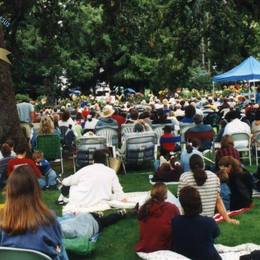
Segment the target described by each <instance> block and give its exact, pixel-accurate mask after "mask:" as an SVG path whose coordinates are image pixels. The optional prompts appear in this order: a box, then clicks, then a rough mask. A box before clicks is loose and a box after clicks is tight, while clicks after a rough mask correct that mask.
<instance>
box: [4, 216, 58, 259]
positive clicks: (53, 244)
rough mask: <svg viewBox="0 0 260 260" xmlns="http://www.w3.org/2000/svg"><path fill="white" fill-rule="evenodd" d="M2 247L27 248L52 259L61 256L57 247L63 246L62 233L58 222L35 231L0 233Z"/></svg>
mask: <svg viewBox="0 0 260 260" xmlns="http://www.w3.org/2000/svg"><path fill="white" fill-rule="evenodd" d="M0 246H6V247H17V248H26V249H31V250H36V251H40V252H42V253H44V254H46V255H48V256H50V257H51V258H56V257H57V256H58V255H59V252H58V251H57V247H59V248H61V246H62V232H61V228H60V224H59V223H58V221H57V220H55V222H54V223H53V224H52V225H44V226H40V227H39V228H38V229H37V230H35V231H27V232H25V233H23V234H17V235H9V234H7V233H6V232H5V231H3V230H1V231H0Z"/></svg>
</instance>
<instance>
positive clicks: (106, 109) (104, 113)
mask: <svg viewBox="0 0 260 260" xmlns="http://www.w3.org/2000/svg"><path fill="white" fill-rule="evenodd" d="M114 112H115V111H114V109H113V108H112V107H111V106H105V107H104V108H103V111H102V113H100V115H101V117H110V116H112V115H113V114H114Z"/></svg>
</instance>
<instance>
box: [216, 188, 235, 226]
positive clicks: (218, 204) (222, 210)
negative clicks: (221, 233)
mask: <svg viewBox="0 0 260 260" xmlns="http://www.w3.org/2000/svg"><path fill="white" fill-rule="evenodd" d="M216 208H217V210H218V213H219V214H220V215H221V216H222V217H223V219H224V220H225V221H226V222H229V223H232V224H236V225H238V224H239V221H238V220H236V219H232V218H230V217H229V216H228V214H227V211H226V209H225V206H224V203H223V201H222V198H221V197H220V194H219V193H218V195H217V201H216Z"/></svg>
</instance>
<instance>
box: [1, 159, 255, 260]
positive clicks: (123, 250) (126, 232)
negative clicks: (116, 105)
mask: <svg viewBox="0 0 260 260" xmlns="http://www.w3.org/2000/svg"><path fill="white" fill-rule="evenodd" d="M71 169H72V168H71V162H68V161H67V162H66V165H65V171H66V173H67V174H68V173H71ZM253 169H255V167H251V168H250V170H253ZM144 173H145V174H144ZM148 174H151V172H144V171H143V172H132V173H129V174H127V175H120V176H119V178H120V182H121V184H122V186H123V188H124V191H125V192H131V191H146V190H149V189H150V188H151V185H150V184H149V182H148ZM169 189H170V190H171V191H172V192H173V193H176V187H174V186H169ZM58 195H59V192H58V191H44V192H43V198H44V201H45V202H46V203H47V204H48V206H49V207H50V208H51V209H54V210H55V211H56V213H57V215H61V207H60V206H57V205H56V204H55V201H56V200H57V198H58ZM0 201H3V197H1V198H0ZM254 203H255V208H254V209H253V210H251V211H250V212H248V213H246V214H242V215H241V216H238V217H236V218H237V219H239V220H240V225H238V226H237V225H232V224H228V223H221V224H219V226H220V230H221V234H220V236H219V238H218V239H217V241H216V242H217V243H221V244H224V245H228V246H234V245H238V244H241V243H250V242H252V243H256V244H260V242H259V241H260V218H259V216H260V207H259V206H260V199H255V200H254ZM137 240H138V222H137V220H136V217H135V216H134V215H130V216H127V217H126V218H125V219H123V220H121V221H119V222H118V223H117V224H115V225H113V226H110V227H108V228H106V229H105V230H104V231H103V232H102V235H101V236H100V239H99V240H98V241H97V244H96V250H95V252H94V253H93V254H91V255H90V256H84V257H82V256H76V255H69V256H70V259H72V260H85V259H95V260H101V259H113V260H114V259H116V260H117V259H120V260H123V259H127V260H128V259H129V260H131V259H138V257H137V256H136V254H135V252H134V245H135V243H136V242H137Z"/></svg>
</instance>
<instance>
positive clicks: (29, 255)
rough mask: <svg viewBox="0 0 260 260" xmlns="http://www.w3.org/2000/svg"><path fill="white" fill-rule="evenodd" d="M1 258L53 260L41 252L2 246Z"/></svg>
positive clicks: (11, 259)
mask: <svg viewBox="0 0 260 260" xmlns="http://www.w3.org/2000/svg"><path fill="white" fill-rule="evenodd" d="M0 259H3V260H5V259H6V260H51V258H50V257H49V256H47V255H45V254H43V253H41V252H38V251H35V250H30V249H22V248H13V247H0Z"/></svg>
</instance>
